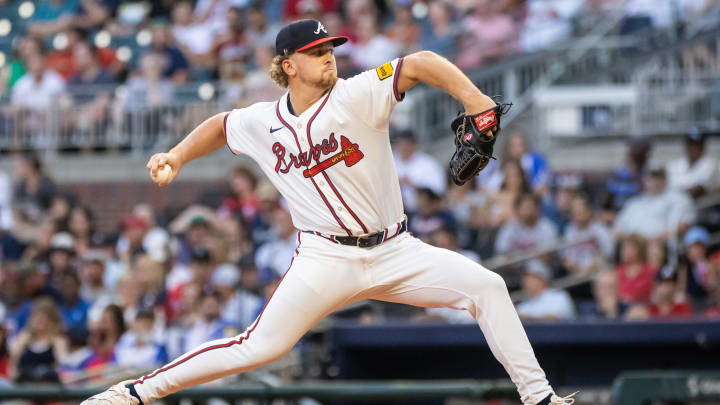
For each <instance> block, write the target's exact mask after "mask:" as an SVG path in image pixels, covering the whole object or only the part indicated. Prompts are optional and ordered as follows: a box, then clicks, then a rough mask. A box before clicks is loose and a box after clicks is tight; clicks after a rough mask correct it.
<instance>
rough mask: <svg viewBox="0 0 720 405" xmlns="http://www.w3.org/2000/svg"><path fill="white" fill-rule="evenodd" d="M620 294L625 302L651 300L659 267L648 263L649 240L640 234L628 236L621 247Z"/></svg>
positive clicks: (618, 268)
mask: <svg viewBox="0 0 720 405" xmlns="http://www.w3.org/2000/svg"><path fill="white" fill-rule="evenodd" d="M615 270H616V271H617V273H618V294H619V296H620V299H621V300H622V301H623V302H625V303H642V302H648V301H650V297H651V295H652V290H653V280H654V278H655V274H656V273H657V269H656V268H653V267H652V266H650V265H649V264H648V263H647V242H646V241H645V238H643V237H642V236H640V235H637V234H632V235H630V236H628V237H626V238H625V239H624V240H623V242H622V245H621V248H620V264H618V265H617V266H616V267H615Z"/></svg>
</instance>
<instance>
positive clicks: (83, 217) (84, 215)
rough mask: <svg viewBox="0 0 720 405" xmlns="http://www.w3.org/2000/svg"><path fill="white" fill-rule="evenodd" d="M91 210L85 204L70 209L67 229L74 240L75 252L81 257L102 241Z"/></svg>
mask: <svg viewBox="0 0 720 405" xmlns="http://www.w3.org/2000/svg"><path fill="white" fill-rule="evenodd" d="M95 227H96V224H95V220H94V216H93V213H92V211H91V210H90V208H89V207H87V206H82V205H79V206H76V207H74V208H73V209H72V210H71V211H70V218H69V221H68V230H69V231H70V234H71V235H72V237H73V240H74V242H75V253H76V254H77V255H78V256H80V257H82V256H85V255H86V254H87V253H88V252H90V250H91V249H93V248H96V247H97V246H99V245H100V244H102V243H103V241H104V237H103V235H102V234H101V233H99V232H98V231H97V230H96V229H95Z"/></svg>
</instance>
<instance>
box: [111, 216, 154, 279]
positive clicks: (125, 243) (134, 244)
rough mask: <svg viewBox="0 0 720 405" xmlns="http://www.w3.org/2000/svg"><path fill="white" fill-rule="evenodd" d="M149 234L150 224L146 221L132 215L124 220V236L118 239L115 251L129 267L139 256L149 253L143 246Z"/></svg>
mask: <svg viewBox="0 0 720 405" xmlns="http://www.w3.org/2000/svg"><path fill="white" fill-rule="evenodd" d="M147 232H148V224H147V222H145V220H144V219H142V218H140V217H138V216H135V215H130V216H127V217H126V218H125V219H124V220H123V225H122V234H121V235H120V237H119V238H118V241H117V244H116V246H115V251H116V254H117V256H118V257H119V258H120V260H121V261H122V262H123V263H125V265H126V266H127V267H132V264H133V263H134V262H135V259H136V258H137V257H138V256H139V255H142V254H145V253H147V252H146V251H145V247H144V246H143V241H144V240H145V235H146V234H147Z"/></svg>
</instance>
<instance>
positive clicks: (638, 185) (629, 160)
mask: <svg viewBox="0 0 720 405" xmlns="http://www.w3.org/2000/svg"><path fill="white" fill-rule="evenodd" d="M627 145H628V146H627V157H626V161H625V166H624V167H621V168H620V169H617V170H615V171H613V172H612V173H611V174H610V176H609V178H608V180H607V186H606V187H607V193H608V196H607V201H606V202H605V205H604V208H606V209H608V210H611V211H620V209H621V208H622V207H623V206H624V205H625V202H626V201H628V200H629V199H630V198H632V197H635V196H637V195H638V194H640V192H641V191H642V188H643V178H644V176H645V175H646V166H647V162H648V159H649V157H650V148H651V144H650V140H649V139H648V138H647V137H644V136H634V137H630V138H629V139H628V142H627ZM612 220H613V221H614V216H613V218H612Z"/></svg>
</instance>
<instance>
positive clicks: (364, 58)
mask: <svg viewBox="0 0 720 405" xmlns="http://www.w3.org/2000/svg"><path fill="white" fill-rule="evenodd" d="M354 30H355V35H356V37H357V42H356V43H355V44H354V53H353V55H352V59H353V61H354V62H355V64H357V65H358V66H359V67H360V68H361V69H363V70H365V69H370V68H374V67H376V66H380V65H382V64H383V63H385V62H388V61H391V60H393V59H395V58H396V57H398V56H399V55H400V50H401V49H400V46H399V44H397V43H395V42H393V41H391V40H390V39H389V38H388V37H386V36H385V35H383V33H382V32H380V30H379V28H378V24H377V21H376V19H375V17H374V16H372V15H362V16H360V17H357V20H356V25H355V27H354Z"/></svg>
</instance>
